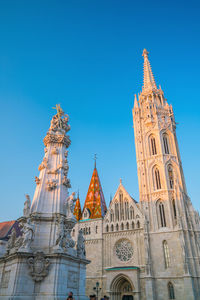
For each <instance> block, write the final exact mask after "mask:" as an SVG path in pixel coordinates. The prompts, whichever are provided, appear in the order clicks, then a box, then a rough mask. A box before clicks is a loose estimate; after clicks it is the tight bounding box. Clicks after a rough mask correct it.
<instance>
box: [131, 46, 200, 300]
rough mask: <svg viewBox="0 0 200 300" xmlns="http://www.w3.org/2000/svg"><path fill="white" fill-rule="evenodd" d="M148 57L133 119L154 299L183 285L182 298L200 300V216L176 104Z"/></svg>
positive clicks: (145, 55)
mask: <svg viewBox="0 0 200 300" xmlns="http://www.w3.org/2000/svg"><path fill="white" fill-rule="evenodd" d="M143 58H144V81H143V87H142V92H141V93H140V94H139V95H138V98H137V96H136V95H135V101H134V108H133V123H134V134H135V145H136V160H137V169H138V183H139V194H140V203H139V205H140V207H141V210H142V212H143V214H144V215H145V217H146V220H147V224H148V241H149V251H148V257H149V262H150V263H149V265H150V272H149V273H148V274H147V276H149V280H150V282H151V284H152V294H151V295H150V294H149V295H148V299H157V298H156V296H155V295H156V292H155V291H156V290H159V289H160V290H161V291H164V290H166V289H167V288H166V287H168V289H170V288H171V287H172V286H173V289H174V288H176V286H178V285H179V286H181V288H182V290H183V294H182V295H181V294H180V295H179V296H180V297H179V298H177V299H187V300H189V299H191V300H193V299H200V293H199V290H200V280H199V276H200V223H199V215H198V213H197V212H196V211H195V209H194V208H193V206H192V203H191V201H190V198H189V197H188V195H187V190H186V185H185V179H184V174H183V169H182V163H181V158H180V153H179V147H178V141H177V137H176V122H175V118H174V113H173V109H172V106H171V105H169V104H168V102H167V100H166V98H165V97H164V93H163V91H162V89H161V87H159V88H158V87H157V85H156V82H155V79H154V76H153V73H152V70H151V65H150V62H149V58H148V52H147V50H146V49H144V51H143ZM146 255H147V254H146ZM159 278H162V283H161V281H160V283H159ZM175 278H181V279H180V282H179V283H178V281H177V280H176V279H175ZM147 290H148V289H147ZM166 297H167V295H166V296H164V297H163V298H162V299H167V298H166ZM173 297H174V296H173ZM173 297H172V298H170V299H175V298H173ZM158 299H160V298H158Z"/></svg>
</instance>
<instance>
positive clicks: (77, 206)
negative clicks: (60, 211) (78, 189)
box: [74, 197, 81, 221]
mask: <svg viewBox="0 0 200 300" xmlns="http://www.w3.org/2000/svg"><path fill="white" fill-rule="evenodd" d="M74 215H75V217H76V220H77V221H79V220H80V219H81V204H80V199H79V197H78V198H77V200H76V204H75V208H74Z"/></svg>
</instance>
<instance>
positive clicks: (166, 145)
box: [163, 133, 169, 154]
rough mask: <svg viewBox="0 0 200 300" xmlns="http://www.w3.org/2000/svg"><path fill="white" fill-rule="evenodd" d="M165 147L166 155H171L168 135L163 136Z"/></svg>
mask: <svg viewBox="0 0 200 300" xmlns="http://www.w3.org/2000/svg"><path fill="white" fill-rule="evenodd" d="M163 146H164V153H165V154H169V142H168V135H167V134H166V133H164V134H163Z"/></svg>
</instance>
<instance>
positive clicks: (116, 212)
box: [115, 203, 119, 221]
mask: <svg viewBox="0 0 200 300" xmlns="http://www.w3.org/2000/svg"><path fill="white" fill-rule="evenodd" d="M115 221H119V204H118V203H115Z"/></svg>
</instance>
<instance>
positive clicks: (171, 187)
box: [168, 166, 174, 189]
mask: <svg viewBox="0 0 200 300" xmlns="http://www.w3.org/2000/svg"><path fill="white" fill-rule="evenodd" d="M168 178H169V187H170V189H173V188H174V176H173V170H172V166H168Z"/></svg>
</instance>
